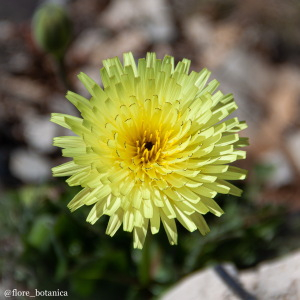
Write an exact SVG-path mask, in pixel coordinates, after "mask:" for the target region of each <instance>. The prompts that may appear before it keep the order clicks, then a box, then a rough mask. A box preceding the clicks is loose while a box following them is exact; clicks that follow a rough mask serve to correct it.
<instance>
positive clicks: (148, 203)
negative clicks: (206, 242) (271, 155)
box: [51, 53, 247, 248]
mask: <svg viewBox="0 0 300 300" xmlns="http://www.w3.org/2000/svg"><path fill="white" fill-rule="evenodd" d="M103 65H104V67H103V68H102V69H101V70H100V74H101V77H102V82H103V86H104V88H103V89H102V88H101V87H99V85H98V84H96V83H95V82H94V81H93V80H92V79H91V78H89V77H88V76H87V75H85V74H84V73H81V74H80V75H79V76H78V77H79V79H80V80H81V82H82V83H83V84H84V86H85V87H86V89H87V90H88V91H89V93H90V94H91V96H92V97H91V99H90V100H87V99H85V98H83V97H82V96H79V95H77V94H75V93H73V92H68V93H67V96H66V97H67V99H68V100H69V101H70V102H71V103H73V104H74V105H75V106H76V107H77V108H78V110H79V111H80V112H81V116H82V118H78V117H73V116H69V115H65V114H58V113H55V114H52V119H51V120H52V121H53V122H55V123H57V124H59V125H61V126H63V127H65V128H68V129H70V130H72V131H73V132H74V133H75V134H76V135H77V136H63V137H57V138H54V145H55V146H58V147H62V148H64V149H63V150H62V153H63V156H65V157H71V158H73V160H71V161H70V162H67V163H64V164H62V165H60V166H58V167H55V168H53V174H54V176H71V177H70V178H69V179H67V183H68V184H69V185H70V186H75V185H81V186H82V187H83V189H82V190H81V191H80V192H79V193H78V194H77V195H76V196H75V197H74V198H73V199H72V201H71V202H70V203H69V205H68V207H69V208H70V209H71V211H74V210H76V209H77V208H79V207H81V206H83V205H93V207H92V209H91V211H90V213H89V215H88V217H87V221H88V222H90V223H92V224H94V223H95V222H96V221H97V220H98V219H99V218H100V217H101V216H102V215H103V214H105V215H108V216H110V219H109V223H108V226H107V230H106V233H107V234H109V235H111V236H113V235H114V234H115V233H116V231H117V230H118V229H119V228H120V226H121V225H122V224H123V230H125V231H129V232H132V231H133V240H134V242H133V244H134V247H135V248H142V247H143V244H144V241H145V237H146V234H147V231H148V227H150V230H151V232H152V234H155V233H157V232H158V231H159V229H160V223H162V224H163V227H164V229H165V231H166V233H167V236H168V239H169V242H170V243H171V244H176V243H177V230H176V221H175V220H176V219H177V220H178V221H179V222H180V223H181V224H182V225H183V226H184V227H185V228H186V229H187V230H189V231H194V230H195V229H197V228H198V229H199V231H200V232H201V233H202V234H203V235H204V234H206V233H207V232H208V231H209V228H208V226H207V224H206V222H205V220H204V218H203V216H202V215H204V214H206V213H207V212H209V211H210V212H212V213H213V214H215V215H216V216H220V215H221V214H222V213H223V211H222V209H221V208H220V207H219V206H218V204H217V203H216V202H215V201H214V200H213V198H214V197H215V196H216V195H217V193H223V194H232V195H236V196H240V195H241V190H240V189H238V188H237V187H235V186H234V185H232V184H231V183H228V182H227V181H226V180H237V179H244V178H245V176H246V171H245V170H242V169H239V168H237V167H233V166H228V164H229V163H231V162H233V161H236V160H238V159H244V158H245V156H246V154H245V151H242V150H239V148H240V147H243V146H245V145H247V139H246V138H240V137H239V136H238V134H237V132H238V131H240V130H242V129H244V128H246V127H247V126H246V124H245V122H240V121H239V120H238V119H237V118H232V119H229V120H226V121H223V122H220V121H221V120H222V119H224V118H225V117H227V116H228V115H229V114H231V113H232V112H233V111H234V110H236V109H237V105H236V103H235V102H234V99H233V96H232V95H231V94H229V95H223V94H222V93H221V92H220V91H218V92H215V90H216V88H217V87H218V84H219V83H218V82H217V81H216V80H212V81H211V82H210V83H208V84H207V83H206V82H207V80H208V77H209V75H210V72H209V71H208V70H206V69H203V70H202V71H201V72H199V73H197V72H191V73H189V67H190V61H189V60H187V59H183V60H182V61H181V62H179V63H178V64H177V65H176V67H175V65H174V58H173V57H171V56H166V57H165V58H164V59H163V60H160V59H157V58H156V55H155V53H148V54H147V57H146V59H140V60H139V61H138V65H137V66H136V64H135V61H134V58H133V55H132V54H131V53H125V54H124V64H123V65H122V64H121V62H120V60H119V59H118V58H112V59H107V60H105V61H103ZM214 92H215V93H214ZM149 221H150V222H149Z"/></svg>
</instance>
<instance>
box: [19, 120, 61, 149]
mask: <svg viewBox="0 0 300 300" xmlns="http://www.w3.org/2000/svg"><path fill="white" fill-rule="evenodd" d="M23 123H24V127H23V128H24V129H23V130H24V136H25V138H26V140H27V142H28V144H29V145H30V146H32V147H33V148H35V149H37V150H38V151H39V152H42V153H51V152H53V151H54V150H55V148H54V147H53V146H52V141H53V137H55V136H56V134H57V131H58V130H57V126H56V125H55V124H54V123H52V122H50V116H37V115H35V116H32V115H31V116H28V117H27V118H26V119H25V120H24V122H23Z"/></svg>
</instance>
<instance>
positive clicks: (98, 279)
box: [0, 177, 300, 300]
mask: <svg viewBox="0 0 300 300" xmlns="http://www.w3.org/2000/svg"><path fill="white" fill-rule="evenodd" d="M256 178H257V177H256ZM76 192H77V189H76V188H68V187H67V186H66V185H65V184H64V183H62V182H60V181H57V182H56V185H55V186H52V185H46V186H39V187H35V186H25V187H23V188H21V189H20V190H17V191H13V192H9V193H6V194H5V195H4V197H3V201H2V202H1V207H0V214H1V219H0V223H1V224H0V226H1V228H4V229H5V230H2V231H1V232H0V239H1V245H2V246H1V248H3V249H4V244H5V243H6V247H7V248H8V249H6V252H3V255H2V256H1V259H0V268H1V271H2V273H4V274H5V273H7V274H11V275H10V276H11V278H12V280H13V281H14V282H15V286H18V285H19V286H22V287H24V286H26V287H27V288H28V289H30V288H33V289H34V288H38V289H40V290H42V289H47V290H56V289H58V288H59V289H60V290H66V291H68V294H69V295H71V296H72V299H74V300H76V299H78V300H79V299H96V297H97V298H101V299H120V295H122V297H123V299H129V300H133V299H152V298H155V297H158V296H159V295H161V294H162V293H163V292H164V291H165V290H166V289H167V288H169V287H170V285H172V284H174V283H175V282H176V281H178V280H179V279H181V278H182V277H183V276H185V275H187V274H189V273H190V272H193V271H195V270H198V269H200V268H203V267H206V266H209V265H213V264H215V263H217V262H224V261H229V262H233V263H235V264H236V265H237V266H238V267H239V268H247V267H251V266H254V265H256V264H257V263H259V262H260V261H262V260H265V259H268V258H271V257H274V256H276V255H279V254H282V253H284V252H286V251H290V249H292V248H293V247H295V243H293V242H292V241H293V239H294V238H295V236H296V232H297V230H298V229H299V227H300V224H299V222H298V223H297V222H296V221H295V222H293V221H292V220H293V219H295V220H296V219H297V218H293V217H291V218H287V213H286V212H285V210H283V209H282V208H279V207H272V206H264V207H259V206H257V205H254V204H253V202H252V201H246V200H245V199H237V198H235V197H229V196H228V197H225V198H224V197H223V198H219V199H217V200H218V201H219V202H221V204H222V207H224V211H225V212H226V213H225V215H224V216H222V217H221V218H216V217H214V216H211V217H209V216H208V217H209V218H208V222H209V225H210V227H211V228H212V230H211V232H210V233H209V234H208V235H207V236H205V237H202V236H201V235H200V233H198V232H194V233H188V232H186V230H184V229H183V228H181V227H180V226H179V231H180V232H179V242H178V246H170V245H169V243H168V241H167V238H166V236H165V233H164V232H160V233H158V234H157V235H155V236H151V235H149V236H148V238H149V239H148V240H147V241H146V245H145V247H144V249H143V250H142V251H140V250H134V249H133V248H132V244H131V243H132V240H131V234H130V233H126V232H122V231H120V232H118V233H117V235H116V237H114V238H111V237H109V236H107V235H105V228H106V223H107V218H106V219H105V218H103V219H102V218H101V219H100V220H99V221H98V222H97V223H96V224H95V225H93V226H92V225H90V224H88V223H86V222H85V216H86V215H87V214H88V211H89V208H88V207H87V208H86V209H84V208H83V209H81V210H78V211H76V212H75V213H70V212H69V210H68V209H67V208H66V205H67V203H68V202H69V200H70V199H71V198H72V197H73V196H74V195H75V194H76ZM287 220H288V222H287ZM287 233H288V234H287ZM297 246H299V245H297ZM7 261H10V265H9V266H8V265H7ZM11 266H13V269H12V268H11ZM9 270H10V271H9ZM11 270H13V271H11ZM49 278H51V280H49ZM23 289H24V288H23Z"/></svg>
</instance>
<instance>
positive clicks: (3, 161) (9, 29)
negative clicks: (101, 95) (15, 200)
mask: <svg viewBox="0 0 300 300" xmlns="http://www.w3.org/2000/svg"><path fill="white" fill-rule="evenodd" d="M25 2H27V5H24V6H23V7H18V9H17V8H16V6H15V5H16V4H15V2H14V1H6V2H3V3H1V6H3V9H2V7H1V10H0V145H1V147H0V190H2V191H5V190H7V189H11V188H17V187H20V186H22V185H23V184H34V185H35V184H41V183H44V182H49V181H51V171H50V169H51V167H53V166H55V165H57V164H59V163H61V162H62V161H63V159H62V158H61V156H60V152H59V150H57V149H56V148H55V147H53V146H52V138H53V137H54V136H60V135H66V134H68V133H67V132H65V131H64V130H63V129H62V128H60V127H59V126H57V125H55V124H53V123H50V122H49V119H50V113H51V112H62V113H67V114H73V115H76V114H77V111H76V110H75V109H74V107H73V106H72V105H71V104H70V103H68V101H67V100H66V99H65V98H64V94H65V93H66V91H67V87H66V86H65V84H64V82H63V81H61V79H60V77H59V76H58V67H57V65H56V64H55V61H54V60H53V58H52V57H51V56H49V55H47V54H45V53H44V52H43V51H41V50H40V49H39V48H38V47H37V46H36V44H35V42H34V40H33V37H32V34H31V17H32V15H33V11H34V9H35V8H36V6H37V3H38V1H33V0H32V1H29V0H27V1H25ZM64 3H65V5H66V10H67V11H68V13H69V15H70V17H71V19H72V21H73V37H72V41H71V43H70V45H69V48H68V50H67V53H66V56H65V64H66V74H67V79H68V81H69V85H70V87H71V89H72V90H73V91H75V92H78V93H80V94H82V95H84V96H87V94H86V91H85V90H84V88H83V86H82V85H81V83H80V82H79V80H78V79H77V77H76V75H77V74H78V73H79V72H85V73H87V74H88V75H89V76H91V77H92V78H93V79H94V80H96V81H97V82H99V83H100V77H99V68H101V66H102V60H103V59H106V58H109V57H112V56H120V57H121V55H122V53H123V52H126V51H132V52H133V53H134V55H135V57H137V58H138V57H143V56H144V55H145V53H146V52H147V51H155V52H156V53H157V55H158V57H160V58H162V57H163V56H164V55H165V54H170V55H173V56H174V57H175V59H176V60H180V59H182V58H183V57H186V58H188V59H191V60H192V67H191V68H192V69H193V70H197V71H198V70H200V69H201V68H204V67H207V68H208V69H210V70H211V71H212V78H216V79H217V80H219V81H220V82H221V86H220V88H221V90H222V91H223V92H225V93H227V92H228V93H229V92H230V93H233V94H234V96H235V99H236V101H237V103H238V105H239V110H238V112H237V115H238V116H239V117H240V118H241V119H244V120H246V121H247V123H248V126H249V128H248V129H247V130H246V131H245V132H243V135H245V136H249V137H250V146H249V147H248V156H247V159H246V160H245V161H243V162H242V163H241V165H242V166H243V167H245V168H247V169H248V170H249V176H248V179H247V180H248V183H249V184H251V183H252V185H253V184H255V182H256V180H257V178H256V173H255V171H254V170H255V167H256V166H257V165H268V166H272V172H270V173H269V174H268V176H267V178H266V180H265V181H264V183H263V186H261V187H260V189H259V191H258V192H257V193H256V194H255V197H254V201H255V202H256V203H261V204H263V203H273V204H274V203H275V204H280V205H284V206H286V207H287V208H288V210H290V211H296V212H297V211H298V212H299V209H300V199H299V198H300V185H299V182H300V151H299V147H300V121H299V120H300V118H299V117H300V72H299V71H300V52H299V49H300V31H299V27H300V5H299V3H298V1H294V0H288V1H279V0H266V1H260V0H244V1H237V0H229V1H219V0H212V1H204V0H187V1H179V0H152V1H148V0H101V1H99V0H85V1H83V0H73V1H64ZM297 259H298V260H297ZM284 262H285V261H282V262H278V263H274V264H272V265H267V267H265V266H262V267H259V268H258V269H257V271H253V272H252V273H242V274H241V277H240V279H241V281H242V282H243V283H245V285H246V286H247V287H249V288H251V289H254V290H255V289H256V290H255V291H257V296H259V297H261V298H259V299H296V298H297V297H300V294H299V290H300V288H299V281H297V280H296V278H295V280H296V281H295V284H294V283H293V282H294V281H290V284H291V285H292V286H288V285H286V286H284V287H285V288H288V289H289V290H291V289H294V290H295V291H296V292H295V293H294V295H298V296H295V297H296V298H292V297H291V298H287V297H288V296H285V295H283V294H282V295H283V296H282V297H281V298H280V297H279V298H274V297H273V296H272V295H273V294H263V293H269V292H270V293H271V290H273V287H274V286H276V282H277V281H276V280H279V277H278V278H275V277H276V272H277V271H276V272H275V271H274V270H277V269H278V268H281V267H280V266H281V265H280V264H281V263H284ZM296 262H299V254H295V256H293V257H291V258H290V261H289V260H287V263H288V264H289V265H288V267H285V266H284V265H282V268H283V269H284V268H286V269H285V270H286V271H287V274H291V271H290V270H291V269H289V268H290V266H293V264H294V263H296ZM277 264H278V265H277ZM276 268H277V269H276ZM267 270H269V271H268V272H269V273H267ZM207 272H208V273H204V274H206V275H204V274H199V278H200V277H201V278H202V279H203V278H205V280H204V279H203V280H204V281H206V279H207V278H208V277H209V278H211V280H212V281H214V280H217V279H215V275H212V274H211V273H209V272H212V271H207ZM280 272H281V271H280ZM270 274H273V277H270V276H271V275H270ZM295 274H296V273H295ZM195 276H198V275H195ZM202 276H204V277H202ZM206 276H208V277H206ZM282 276H283V275H282ZM287 276H288V275H287ZM283 277H284V276H283ZM298 277H299V274H298ZM197 278H198V277H197ZM199 278H198V279H199ZM201 278H200V279H201ZM263 278H264V279H263ZM273 278H275V279H274V281H272V280H273ZM286 278H290V277H286ZM198 279H197V280H198ZM200 279H199V280H200ZM202 279H201V280H202ZM190 280H191V281H192V280H194V279H190ZM264 280H268V281H266V282H265V281H264ZM291 280H292V279H291ZM188 284H189V283H188V281H187V282H186V283H184V284H183V285H180V286H179V287H178V289H177V290H174V291H171V292H170V294H169V295H173V296H174V298H172V299H180V298H176V297H178V295H180V293H181V292H184V291H185V290H186V289H187V287H188V286H189V285H188ZM282 284H283V283H282ZM293 284H294V285H293ZM219 286H221V285H219ZM254 286H255V288H254ZM269 287H270V289H269ZM193 288H194V290H195V297H196V295H203V294H199V291H198V290H197V291H196V285H193V284H192V286H191V289H193ZM197 289H199V286H197ZM220 289H221V290H222V291H223V290H224V293H225V294H226V295H227V296H226V297H227V298H226V297H225V296H224V297H223V296H222V297H223V298H222V297H221V298H219V299H235V298H234V296H232V295H230V293H229V292H228V291H226V292H225V287H223V288H221V287H220ZM201 293H202V288H201ZM220 293H221V292H220ZM225 294H224V295H225ZM193 295H194V294H193ZM207 295H208V294H207ZM220 295H221V294H220ZM278 295H279V294H278ZM280 295H281V294H280ZM173 296H172V297H173ZM272 297H273V298H272ZM164 299H171V296H166V297H165V298H164ZM186 299H194V298H193V297H192V296H191V298H186ZM205 299H210V298H209V297H208V296H207V298H205ZM214 299H217V298H214ZM297 299H298V298H297Z"/></svg>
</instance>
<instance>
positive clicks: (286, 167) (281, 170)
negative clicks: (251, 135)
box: [261, 149, 294, 187]
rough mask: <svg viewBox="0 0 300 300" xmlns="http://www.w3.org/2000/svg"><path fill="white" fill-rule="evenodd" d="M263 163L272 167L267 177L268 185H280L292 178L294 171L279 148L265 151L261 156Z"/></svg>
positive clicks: (285, 183) (291, 180) (290, 180)
mask: <svg viewBox="0 0 300 300" xmlns="http://www.w3.org/2000/svg"><path fill="white" fill-rule="evenodd" d="M261 159H262V162H263V163H264V164H267V165H270V166H272V167H273V171H272V172H271V173H270V176H269V177H268V178H267V182H266V183H267V184H268V185H269V186H270V187H281V186H284V185H287V184H289V183H291V182H293V180H294V173H293V170H292V168H291V166H290V164H289V161H288V160H287V158H286V156H285V155H284V154H283V153H282V152H281V151H279V150H276V149H274V150H272V151H269V152H266V153H264V154H263V156H262V157H261Z"/></svg>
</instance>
